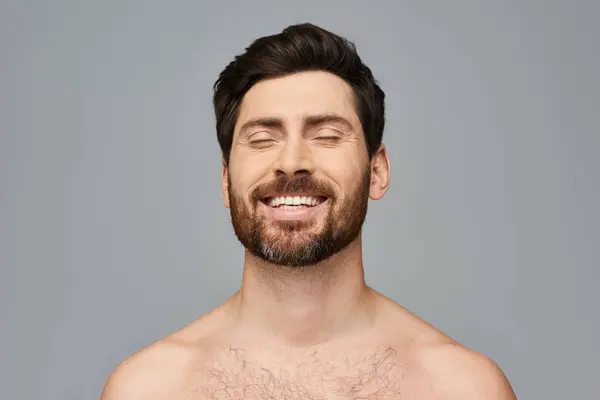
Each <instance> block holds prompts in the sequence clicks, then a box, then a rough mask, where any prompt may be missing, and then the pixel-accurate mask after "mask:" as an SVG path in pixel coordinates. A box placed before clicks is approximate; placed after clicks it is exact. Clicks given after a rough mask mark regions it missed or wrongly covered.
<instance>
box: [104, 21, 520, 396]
mask: <svg viewBox="0 0 600 400" xmlns="http://www.w3.org/2000/svg"><path fill="white" fill-rule="evenodd" d="M214 106H215V114H216V120H217V137H218V140H219V144H220V146H221V150H222V153H223V167H222V193H223V200H224V203H225V207H228V208H229V209H230V212H231V219H232V223H233V227H234V231H235V234H236V236H237V237H238V239H239V240H240V242H241V243H242V244H243V245H244V247H245V262H244V273H243V280H242V285H241V289H240V290H239V291H238V292H237V293H235V294H234V295H233V297H231V298H230V299H229V300H228V301H227V302H226V303H224V304H223V305H221V306H220V307H218V308H217V309H215V310H214V311H212V312H210V313H209V314H208V315H205V316H204V317H202V318H200V319H199V320H197V321H195V322H193V323H191V324H190V325H188V326H187V327H185V328H183V329H182V330H180V331H179V332H176V333H174V334H172V335H170V336H168V337H167V338H165V339H162V340H160V341H158V342H156V343H155V344H153V345H151V346H150V347H148V348H146V349H144V350H143V351H141V352H139V353H138V354H136V355H134V356H133V357H131V358H130V359H129V360H127V361H125V362H124V363H123V364H122V365H121V366H119V367H118V368H117V370H116V371H115V372H114V373H113V374H112V375H111V377H110V379H109V381H108V382H107V385H106V387H105V390H104V393H103V396H102V399H103V400H136V399H144V400H149V399H153V400H154V399H155V400H163V399H165V400H166V399H169V400H178V399H267V398H268V399H436V400H444V399H457V400H458V399H460V400H481V399H486V400H508V399H515V397H514V394H513V392H512V390H511V388H510V385H509V383H508V382H507V380H506V378H505V377H504V375H503V374H502V372H501V371H500V370H499V369H498V367H497V366H496V365H495V364H494V363H493V362H492V361H491V360H489V359H487V358H486V357H484V356H482V355H479V354H477V353H475V352H473V351H471V350H468V349H466V348H464V347H462V346H460V345H459V344H458V343H456V342H455V341H453V340H452V339H450V338H449V337H447V336H445V335H444V334H442V333H441V332H439V331H438V330H436V329H435V328H433V327H432V326H430V325H428V324H427V323H425V322H423V321H422V320H420V319H418V318H417V317H415V316H414V315H412V314H411V313H409V312H408V311H407V310H405V309H404V308H402V307H401V306H399V305H397V304H395V303H393V302H392V301H391V300H389V299H387V298H386V297H384V296H382V295H381V294H379V293H377V292H375V291H374V290H372V289H371V288H369V287H368V286H367V285H366V284H365V280H364V274H363V263H362V253H361V246H362V245H361V229H362V225H363V222H364V220H365V216H366V212H367V203H368V200H369V198H370V199H372V200H377V199H379V198H381V197H382V196H383V195H384V194H385V192H386V190H387V188H388V185H389V182H390V163H389V160H388V155H387V152H386V149H385V147H384V146H383V144H382V143H381V140H382V133H383V128H384V93H383V91H382V90H381V89H380V88H379V86H378V85H377V83H376V81H375V80H374V78H373V75H372V73H371V71H370V70H369V68H367V67H366V66H365V65H364V64H363V63H362V61H361V59H360V58H359V56H358V55H357V53H356V50H355V48H354V46H353V45H352V44H351V43H349V42H347V41H346V40H345V39H343V38H341V37H339V36H337V35H334V34H333V33H330V32H328V31H326V30H323V29H321V28H319V27H316V26H314V25H310V24H302V25H296V26H291V27H288V28H287V29H285V30H284V31H283V32H282V33H280V34H278V35H273V36H269V37H263V38H260V39H258V40H256V41H255V42H254V43H252V44H251V46H250V47H248V48H247V49H246V52H245V53H244V54H242V55H239V56H237V57H236V58H235V60H234V61H232V62H231V63H230V64H229V65H228V66H227V67H226V68H225V70H224V71H223V72H222V73H221V75H220V76H219V79H218V80H217V82H216V83H215V92H214Z"/></svg>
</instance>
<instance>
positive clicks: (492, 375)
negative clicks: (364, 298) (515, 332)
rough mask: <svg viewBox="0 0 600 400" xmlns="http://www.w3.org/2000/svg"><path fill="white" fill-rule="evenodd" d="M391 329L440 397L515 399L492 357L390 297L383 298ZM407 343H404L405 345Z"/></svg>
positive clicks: (390, 332) (420, 372)
mask: <svg viewBox="0 0 600 400" xmlns="http://www.w3.org/2000/svg"><path fill="white" fill-rule="evenodd" d="M380 299H381V304H382V307H381V309H382V310H384V311H385V313H384V315H385V320H386V321H395V323H394V324H390V323H388V324H387V326H388V327H389V329H390V330H388V331H387V333H386V335H387V336H389V337H395V338H396V339H397V340H398V342H399V343H401V344H400V345H399V347H400V348H404V349H405V350H406V353H405V354H409V355H410V356H409V359H410V360H411V365H412V366H413V367H415V369H416V370H417V371H418V372H417V375H418V376H419V377H420V378H419V380H423V383H424V385H425V386H426V387H428V388H430V389H431V390H433V391H434V392H435V396H436V398H438V399H449V400H451V399H460V400H480V399H486V400H515V399H516V397H515V395H514V393H513V390H512V388H511V386H510V383H509V382H508V379H507V378H506V377H505V375H504V373H503V372H502V371H501V369H500V368H499V367H498V365H496V363H494V361H492V360H491V359H490V358H489V357H486V356H484V355H482V354H480V353H477V352H476V351H473V350H471V349H468V348H466V347H464V346H462V345H461V344H460V343H457V342H456V341H455V340H454V339H452V338H451V337H450V336H448V335H446V334H445V333H443V332H442V331H440V330H439V329H437V328H436V327H434V326H433V325H431V324H429V323H427V322H426V321H424V320H422V319H421V318H419V317H417V316H416V315H414V314H412V313H411V312H409V311H408V310H406V309H405V308H403V307H402V306H400V305H398V304H396V303H394V302H392V301H391V300H390V299H387V298H385V297H381V298H380ZM402 343H403V344H402Z"/></svg>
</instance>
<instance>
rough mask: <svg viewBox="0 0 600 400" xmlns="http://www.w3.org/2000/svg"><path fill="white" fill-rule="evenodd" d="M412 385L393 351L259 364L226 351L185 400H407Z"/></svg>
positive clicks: (406, 369) (310, 356) (309, 356)
mask: <svg viewBox="0 0 600 400" xmlns="http://www.w3.org/2000/svg"><path fill="white" fill-rule="evenodd" d="M199 372H200V371H199ZM415 384H416V381H415V380H413V379H411V371H410V367H409V366H408V364H407V363H405V362H402V361H400V359H399V357H398V355H397V354H396V351H395V350H394V349H392V348H387V349H383V350H376V351H373V352H369V353H366V354H356V353H355V352H353V354H345V353H344V352H336V353H329V354H323V353H319V352H310V353H308V354H305V355H303V356H302V357H294V358H293V359H285V358H284V357H281V358H265V359H262V360H260V361H259V360H256V359H252V358H248V357H247V356H246V355H245V353H244V352H243V351H240V350H230V351H228V352H226V354H223V355H222V356H220V357H218V358H216V359H215V360H214V361H213V362H212V363H210V365H208V366H206V368H202V371H201V373H199V374H197V377H196V379H194V380H193V384H192V385H190V386H189V388H188V389H191V391H190V392H188V393H189V394H190V396H189V397H187V398H188V399H194V400H200V399H207V400H208V399H211V400H212V399H218V400H225V399H227V400H238V399H240V400H241V399H261V400H262V399H281V400H296V399H298V400H300V399H303V400H307V399H319V400H321V399H322V400H330V399H331V400H333V399H347V400H351V399H363V400H368V399H369V400H370V399H381V400H388V399H412V398H415V396H414V393H415V391H416V389H417V388H416V387H415ZM419 398H423V397H419Z"/></svg>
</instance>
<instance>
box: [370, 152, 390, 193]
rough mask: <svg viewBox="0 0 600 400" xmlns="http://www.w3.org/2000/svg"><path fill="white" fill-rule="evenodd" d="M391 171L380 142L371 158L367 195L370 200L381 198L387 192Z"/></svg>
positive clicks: (386, 154) (386, 155)
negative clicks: (369, 185) (369, 182)
mask: <svg viewBox="0 0 600 400" xmlns="http://www.w3.org/2000/svg"><path fill="white" fill-rule="evenodd" d="M391 173H392V169H391V166H390V160H389V158H388V153H387V150H386V148H385V146H384V145H383V144H381V145H380V146H379V149H378V150H377V152H376V153H375V154H374V155H373V158H372V159H371V188H370V189H369V197H370V198H371V199H372V200H379V199H381V198H382V197H383V195H384V194H385V193H386V192H387V190H388V187H389V186H390V177H391Z"/></svg>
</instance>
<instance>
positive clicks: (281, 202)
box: [269, 196, 320, 210]
mask: <svg viewBox="0 0 600 400" xmlns="http://www.w3.org/2000/svg"><path fill="white" fill-rule="evenodd" d="M319 203H320V200H319V199H318V198H316V197H312V196H279V197H272V198H271V199H270V200H269V206H271V207H279V208H283V209H286V210H288V209H289V210H291V209H295V208H297V207H298V206H305V205H306V206H312V207H314V206H316V205H318V204H319Z"/></svg>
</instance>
